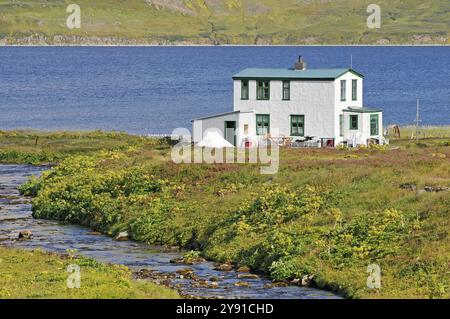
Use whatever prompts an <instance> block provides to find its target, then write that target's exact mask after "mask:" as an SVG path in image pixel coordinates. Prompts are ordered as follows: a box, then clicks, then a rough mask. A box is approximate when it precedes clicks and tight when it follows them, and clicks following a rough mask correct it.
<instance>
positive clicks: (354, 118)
mask: <svg viewBox="0 0 450 319" xmlns="http://www.w3.org/2000/svg"><path fill="white" fill-rule="evenodd" d="M350 129H351V130H357V129H358V115H350Z"/></svg>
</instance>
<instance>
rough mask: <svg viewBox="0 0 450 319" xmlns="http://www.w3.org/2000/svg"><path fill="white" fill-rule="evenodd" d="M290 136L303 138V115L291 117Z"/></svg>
mask: <svg viewBox="0 0 450 319" xmlns="http://www.w3.org/2000/svg"><path fill="white" fill-rule="evenodd" d="M291 136H305V116H304V115H291Z"/></svg>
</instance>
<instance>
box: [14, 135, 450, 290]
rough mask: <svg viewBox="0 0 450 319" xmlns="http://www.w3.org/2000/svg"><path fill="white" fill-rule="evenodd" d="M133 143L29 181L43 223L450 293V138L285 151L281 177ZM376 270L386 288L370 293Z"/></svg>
mask: <svg viewBox="0 0 450 319" xmlns="http://www.w3.org/2000/svg"><path fill="white" fill-rule="evenodd" d="M442 130H444V131H450V129H449V128H443V129H442ZM17 134H18V135H19V136H20V132H19V133H17ZM125 139H126V138H125V137H124V136H123V140H121V139H118V143H119V144H120V145H121V148H120V149H119V148H117V147H113V146H112V144H113V143H112V141H110V142H111V143H110V142H108V140H107V139H106V140H104V143H105V144H106V145H109V150H108V149H105V150H102V151H99V152H95V153H92V154H88V155H74V156H70V157H67V158H66V159H65V160H63V161H62V162H61V163H60V164H59V165H58V166H56V167H54V168H53V169H51V170H49V171H47V172H45V173H44V174H43V176H42V177H41V178H40V179H31V180H30V181H29V182H28V183H27V184H25V185H24V186H23V187H22V191H23V192H24V193H25V194H28V195H33V196H34V197H35V198H34V199H33V214H34V216H35V217H38V218H52V219H59V220H64V221H67V222H71V223H78V224H83V225H86V226H89V227H91V228H93V229H95V230H98V231H102V232H104V233H106V234H109V235H112V236H113V235H116V234H118V233H119V232H121V231H128V233H129V234H130V236H131V238H132V239H134V240H139V241H145V242H148V243H153V244H167V245H178V246H182V247H184V248H187V249H192V250H196V251H201V252H202V255H203V256H204V257H206V258H209V259H212V260H216V261H220V262H234V263H236V264H237V265H239V266H249V267H251V268H252V269H254V270H260V271H264V272H266V273H268V274H270V275H271V276H272V278H274V279H276V280H285V279H295V278H300V277H303V276H305V275H308V276H311V275H312V276H314V282H315V283H316V285H318V286H319V287H323V288H329V289H332V290H334V291H338V292H340V293H341V294H342V295H344V296H347V297H353V298H392V297H395V298H449V297H450V291H449V288H450V286H449V284H450V283H449V280H450V276H449V273H448V269H449V257H450V254H449V252H450V242H449V236H448V232H449V229H450V228H449V213H450V211H449V207H450V192H449V191H445V187H450V165H449V163H450V148H449V145H450V144H449V142H450V138H439V139H436V138H433V139H431V138H430V139H426V140H422V141H421V143H420V144H418V145H416V144H415V143H414V142H411V141H409V140H392V141H391V142H392V145H391V146H390V148H385V147H373V148H361V149H357V150H346V149H342V150H338V149H282V150H281V158H280V170H279V173H278V174H275V175H261V174H260V173H259V167H257V166H256V165H250V164H246V165H242V164H241V165H233V164H217V165H206V164H204V165H198V164H196V165H189V164H183V165H176V164H174V163H172V162H171V161H170V148H169V146H168V145H167V144H166V143H165V142H164V141H155V140H141V139H139V143H138V144H135V145H134V146H133V147H126V148H124V147H122V146H123V145H127V143H124V140H125ZM135 139H136V138H135V137H130V141H134V140H135ZM6 140H8V139H7V138H6ZM26 140H27V139H26V138H24V139H23V140H22V142H23V144H26ZM112 140H113V139H112ZM122 143H124V144H122ZM19 147H22V146H19ZM9 148H10V149H14V147H13V146H11V145H10V146H9ZM10 151H11V150H10ZM405 185H410V186H408V187H406V186H405ZM425 187H427V189H428V190H430V189H431V191H425V190H424V189H425ZM433 189H435V190H436V191H433ZM438 189H440V190H442V191H437V190H438ZM191 255H192V256H191ZM187 257H191V258H194V257H195V258H198V257H199V256H198V253H191V254H188V255H187ZM373 263H375V264H378V265H379V266H380V267H381V276H382V278H381V284H382V287H381V289H369V288H367V286H366V280H367V276H368V273H367V267H368V265H370V264H373Z"/></svg>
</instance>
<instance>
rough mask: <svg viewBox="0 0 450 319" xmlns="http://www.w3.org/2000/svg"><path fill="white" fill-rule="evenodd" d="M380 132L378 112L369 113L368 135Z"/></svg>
mask: <svg viewBox="0 0 450 319" xmlns="http://www.w3.org/2000/svg"><path fill="white" fill-rule="evenodd" d="M379 133H380V128H379V121H378V114H372V115H370V135H378V134H379Z"/></svg>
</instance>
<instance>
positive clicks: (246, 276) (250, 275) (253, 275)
mask: <svg viewBox="0 0 450 319" xmlns="http://www.w3.org/2000/svg"><path fill="white" fill-rule="evenodd" d="M238 279H259V277H258V275H255V274H239V275H238Z"/></svg>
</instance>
